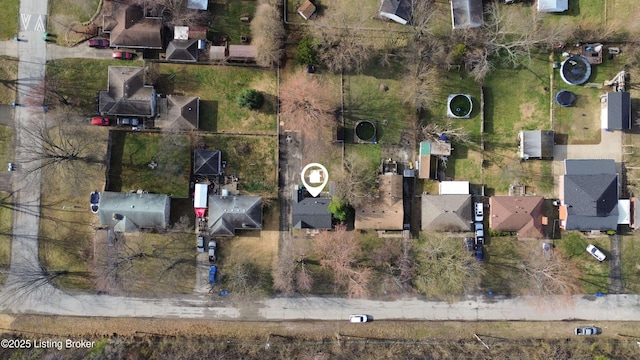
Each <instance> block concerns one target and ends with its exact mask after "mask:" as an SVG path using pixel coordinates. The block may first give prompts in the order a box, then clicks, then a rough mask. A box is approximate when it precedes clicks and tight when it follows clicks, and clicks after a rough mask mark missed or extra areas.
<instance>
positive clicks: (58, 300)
mask: <svg viewBox="0 0 640 360" xmlns="http://www.w3.org/2000/svg"><path fill="white" fill-rule="evenodd" d="M47 3H48V2H47V0H23V1H21V5H20V13H21V14H31V15H38V14H40V15H41V14H47ZM26 18H30V19H31V17H21V19H26ZM44 18H46V17H43V16H33V19H32V20H33V21H32V22H30V21H22V23H21V29H22V30H21V31H20V39H21V41H19V42H14V41H9V42H7V41H5V42H0V55H9V56H18V57H19V61H20V62H19V66H18V77H19V84H18V103H19V104H26V103H30V104H39V103H41V100H42V96H43V94H38V93H35V92H34V90H33V89H32V88H30V86H29V84H33V83H37V81H43V80H44V75H45V61H46V60H47V59H55V58H61V57H89V58H103V57H106V58H108V57H109V56H110V52H109V50H93V49H86V48H83V47H76V48H71V49H66V48H59V47H57V46H55V45H51V44H49V45H47V44H46V43H45V42H44V41H43V38H42V37H43V33H42V31H39V30H38V29H40V27H39V26H40V25H39V23H38V22H37V21H43V20H42V19H44ZM37 19H40V20H37ZM27 80H28V81H27ZM27 99H29V101H26V100H27ZM45 121H46V114H45V113H44V111H43V110H42V107H41V106H37V105H33V106H17V107H16V110H15V125H16V163H18V172H17V174H14V181H13V190H14V191H15V192H16V195H15V202H16V211H15V212H14V219H13V220H14V223H13V233H14V235H13V239H12V246H11V270H10V275H9V277H8V279H7V282H6V284H5V286H4V287H3V289H2V292H1V293H0V310H1V311H2V312H6V313H37V314H54V315H74V316H100V317H167V318H190V319H246V320H293V319H318V320H346V319H347V318H348V315H350V314H355V313H365V314H368V315H371V316H373V318H374V319H377V320H384V319H412V320H473V321H476V320H574V319H582V320H593V321H596V320H627V321H638V320H640V296H637V295H606V296H602V297H595V296H591V295H582V296H575V297H572V298H568V299H567V298H559V297H544V298H540V297H526V296H525V297H515V298H501V297H499V296H497V295H496V296H495V297H489V296H486V297H485V296H482V297H471V298H468V299H466V300H464V301H460V302H458V303H453V304H450V303H446V302H438V301H425V300H420V299H416V298H409V299H400V300H396V301H375V300H349V299H342V298H321V297H296V298H273V299H265V300H256V301H255V302H253V303H249V304H246V303H244V304H243V305H242V306H238V307H233V306H230V307H220V306H216V305H217V304H219V303H220V302H219V301H216V299H215V298H212V297H211V296H212V295H209V294H201V295H192V296H186V297H185V296H183V297H180V298H177V297H176V298H162V299H144V298H131V297H115V296H108V295H77V294H69V293H66V292H63V291H61V290H58V289H55V288H54V287H53V286H52V285H50V284H41V285H39V286H37V287H34V286H32V281H33V279H34V278H39V277H41V275H42V273H41V269H40V265H39V260H38V240H37V239H38V229H39V217H38V216H39V211H38V209H39V205H40V184H41V181H42V179H41V174H40V171H39V170H34V169H36V168H37V165H38V164H37V163H30V164H21V163H20V159H23V158H24V151H25V147H24V146H23V144H25V143H27V142H30V144H32V145H33V144H34V143H33V141H35V140H34V139H31V138H29V136H28V135H27V134H26V133H25V132H24V131H21V130H20V129H21V128H23V127H26V126H29V125H30V124H31V123H32V122H35V123H42V122H45ZM606 136H608V134H606ZM611 136H612V137H615V136H617V135H615V134H612V135H611ZM604 140H605V134H603V144H604V143H605V141H604ZM611 140H612V139H607V142H606V145H601V146H600V147H597V148H596V147H588V148H587V146H586V145H580V148H577V147H576V149H574V148H572V147H571V146H568V147H564V148H562V147H559V148H558V150H557V151H558V152H564V154H565V157H566V156H573V155H572V154H574V150H575V154H578V155H579V154H594V153H596V154H600V155H601V157H610V156H609V153H610V152H611V158H614V159H616V160H619V156H620V155H616V154H614V152H616V151H617V152H618V153H619V151H620V146H619V140H617V138H616V139H615V140H616V142H614V143H612V142H611ZM35 144H36V145H37V143H35ZM612 144H618V145H615V146H614V145H612ZM605 155H606V156H605ZM290 165H291V164H290ZM287 171H288V170H287ZM284 190H286V186H285V187H284ZM286 193H287V192H286V191H284V192H283V194H284V195H286ZM498 295H499V294H498ZM214 296H215V295H214ZM256 308H257V311H256Z"/></svg>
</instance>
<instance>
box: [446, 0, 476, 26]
mask: <svg viewBox="0 0 640 360" xmlns="http://www.w3.org/2000/svg"><path fill="white" fill-rule="evenodd" d="M482 16H483V9H482V0H451V23H452V25H453V28H454V29H469V28H477V27H480V26H482V24H483V22H484V20H483V18H482Z"/></svg>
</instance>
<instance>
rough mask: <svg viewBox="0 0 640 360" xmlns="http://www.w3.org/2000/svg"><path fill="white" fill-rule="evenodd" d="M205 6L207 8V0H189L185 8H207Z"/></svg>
mask: <svg viewBox="0 0 640 360" xmlns="http://www.w3.org/2000/svg"><path fill="white" fill-rule="evenodd" d="M207 8H209V0H189V1H188V2H187V9H192V10H207Z"/></svg>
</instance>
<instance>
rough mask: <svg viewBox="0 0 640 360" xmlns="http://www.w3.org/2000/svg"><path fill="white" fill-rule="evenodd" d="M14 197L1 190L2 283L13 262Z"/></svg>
mask: <svg viewBox="0 0 640 360" xmlns="http://www.w3.org/2000/svg"><path fill="white" fill-rule="evenodd" d="M12 204H13V197H12V196H11V194H9V193H8V192H6V191H0V270H1V271H0V283H4V281H5V280H6V278H7V276H8V273H9V265H10V264H11V238H12V234H13V232H12V228H13V206H12Z"/></svg>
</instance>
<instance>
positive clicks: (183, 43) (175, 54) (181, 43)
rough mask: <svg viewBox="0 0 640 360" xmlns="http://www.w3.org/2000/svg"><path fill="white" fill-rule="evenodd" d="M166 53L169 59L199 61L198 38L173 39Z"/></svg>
mask: <svg viewBox="0 0 640 360" xmlns="http://www.w3.org/2000/svg"><path fill="white" fill-rule="evenodd" d="M166 54H167V60H168V61H175V62H196V61H198V40H197V39H190V40H175V39H174V40H171V41H170V42H169V45H168V46H167V53H166Z"/></svg>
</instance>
